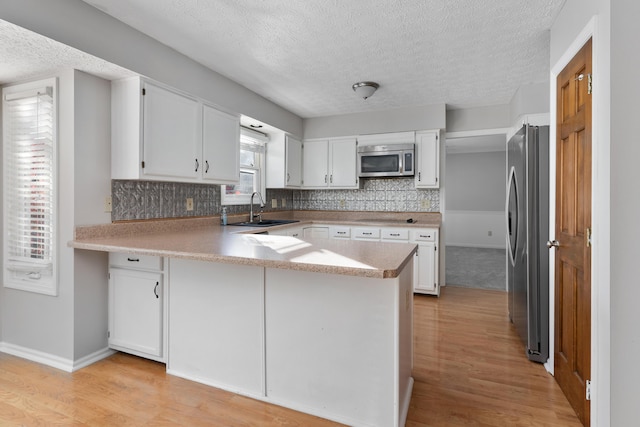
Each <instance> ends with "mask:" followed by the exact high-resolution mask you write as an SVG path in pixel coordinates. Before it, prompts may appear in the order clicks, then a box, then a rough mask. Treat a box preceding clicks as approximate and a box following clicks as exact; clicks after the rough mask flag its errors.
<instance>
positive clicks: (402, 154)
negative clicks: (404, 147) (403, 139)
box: [398, 151, 404, 175]
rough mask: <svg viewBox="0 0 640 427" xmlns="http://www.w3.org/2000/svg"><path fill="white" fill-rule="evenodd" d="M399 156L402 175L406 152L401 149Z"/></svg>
mask: <svg viewBox="0 0 640 427" xmlns="http://www.w3.org/2000/svg"><path fill="white" fill-rule="evenodd" d="M398 157H400V163H399V164H398V166H399V167H400V175H402V174H403V173H404V153H403V152H402V151H401V152H400V153H399V156H398Z"/></svg>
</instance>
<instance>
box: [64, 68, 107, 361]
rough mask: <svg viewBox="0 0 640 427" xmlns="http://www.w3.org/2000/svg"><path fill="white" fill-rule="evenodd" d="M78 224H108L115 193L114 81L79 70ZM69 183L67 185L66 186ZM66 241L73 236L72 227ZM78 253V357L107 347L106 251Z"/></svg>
mask: <svg viewBox="0 0 640 427" xmlns="http://www.w3.org/2000/svg"><path fill="white" fill-rule="evenodd" d="M74 78H75V84H74V113H73V121H74V129H75V132H74V144H73V171H74V174H73V204H72V205H71V206H73V223H72V225H73V227H74V228H75V226H78V225H90V224H107V223H109V222H111V214H110V213H108V212H105V211H104V198H105V197H106V196H108V195H110V194H111V185H110V182H111V164H110V162H109V161H108V160H106V159H109V158H110V152H111V149H110V147H111V138H110V135H111V84H110V82H108V81H106V80H103V79H100V78H97V77H95V76H91V75H89V74H86V73H83V72H80V71H75V72H74ZM63 188H64V189H68V187H67V186H65V187H63ZM67 233H69V234H66V235H65V237H64V241H63V242H66V241H68V240H70V239H71V238H72V237H73V230H67ZM67 250H70V251H71V252H72V253H73V276H72V277H73V280H72V282H73V289H74V292H73V324H74V328H73V331H74V332H73V360H74V361H75V360H78V359H80V358H82V357H85V356H87V355H90V354H92V353H94V352H98V351H100V350H103V349H104V348H106V347H107V329H108V321H107V320H108V319H107V305H108V304H107V300H108V292H107V290H108V288H107V279H106V278H107V265H108V263H107V259H108V256H107V254H106V253H102V252H90V251H78V250H72V249H70V248H67Z"/></svg>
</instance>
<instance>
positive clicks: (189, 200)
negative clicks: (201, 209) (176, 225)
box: [187, 197, 193, 212]
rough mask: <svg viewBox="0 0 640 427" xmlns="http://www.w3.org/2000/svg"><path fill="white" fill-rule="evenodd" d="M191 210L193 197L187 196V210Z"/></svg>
mask: <svg viewBox="0 0 640 427" xmlns="http://www.w3.org/2000/svg"><path fill="white" fill-rule="evenodd" d="M192 210H193V199H192V198H191V197H189V198H188V199H187V212H191V211H192Z"/></svg>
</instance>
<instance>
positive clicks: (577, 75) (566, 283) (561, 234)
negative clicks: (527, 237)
mask: <svg viewBox="0 0 640 427" xmlns="http://www.w3.org/2000/svg"><path fill="white" fill-rule="evenodd" d="M590 76H591V40H589V41H588V42H587V43H586V44H585V45H584V47H583V48H582V49H581V50H580V52H578V53H577V54H576V56H575V57H574V58H573V59H572V60H571V62H570V63H569V64H568V65H567V66H566V68H565V69H564V70H562V72H561V73H560V75H559V76H558V81H557V84H558V86H557V94H556V97H557V106H558V110H557V123H558V127H557V135H556V142H557V151H556V153H557V166H556V167H557V169H556V240H557V242H558V244H559V246H557V250H556V254H555V268H556V271H555V378H556V380H557V382H558V384H559V385H560V388H561V389H562V391H563V392H564V393H565V395H566V396H567V399H568V400H569V402H570V403H571V406H573V409H574V410H575V411H576V413H577V415H578V418H580V420H581V421H582V423H583V424H584V425H586V426H588V425H589V412H590V405H589V401H588V400H587V398H586V387H587V381H588V380H590V378H591V242H590V234H591V232H590V229H591V94H590V88H589V86H590V83H589V81H590Z"/></svg>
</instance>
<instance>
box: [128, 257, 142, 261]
mask: <svg viewBox="0 0 640 427" xmlns="http://www.w3.org/2000/svg"><path fill="white" fill-rule="evenodd" d="M127 261H129V262H140V259H139V258H127Z"/></svg>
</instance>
